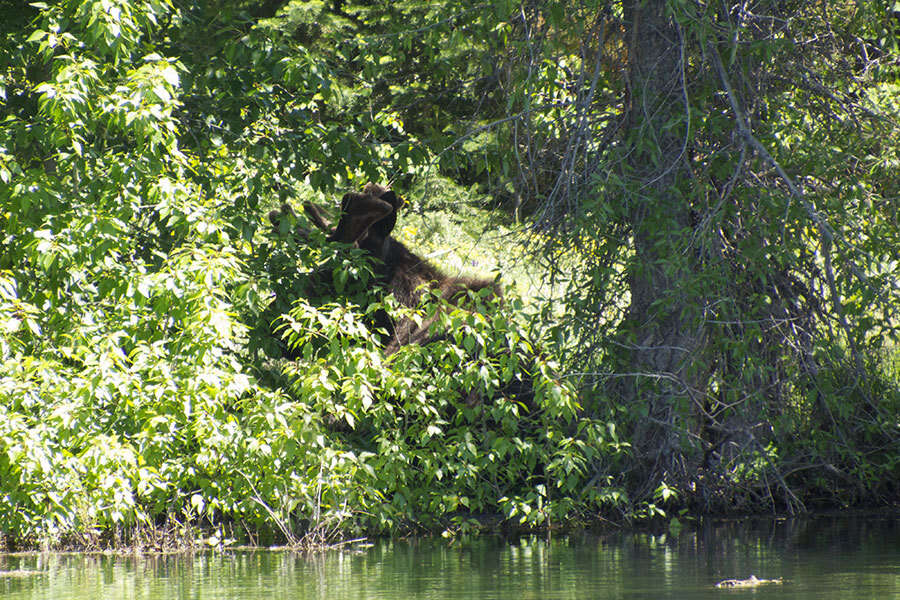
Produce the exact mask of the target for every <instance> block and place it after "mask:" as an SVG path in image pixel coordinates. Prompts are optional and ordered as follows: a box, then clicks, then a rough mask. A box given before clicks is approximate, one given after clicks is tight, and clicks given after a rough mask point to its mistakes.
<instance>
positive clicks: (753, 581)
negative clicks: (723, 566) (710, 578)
mask: <svg viewBox="0 0 900 600" xmlns="http://www.w3.org/2000/svg"><path fill="white" fill-rule="evenodd" d="M769 583H782V579H781V577H779V578H778V579H758V578H757V577H756V575H751V576H750V577H748V578H747V579H725V580H724V581H720V582H719V583H717V584H716V587H717V588H746V587H756V586H758V585H766V584H769Z"/></svg>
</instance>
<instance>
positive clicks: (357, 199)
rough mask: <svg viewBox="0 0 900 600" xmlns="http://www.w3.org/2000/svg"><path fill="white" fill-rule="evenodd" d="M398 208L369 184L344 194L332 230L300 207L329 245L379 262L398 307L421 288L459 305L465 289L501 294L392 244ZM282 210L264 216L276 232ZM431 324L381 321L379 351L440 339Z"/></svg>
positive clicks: (414, 300)
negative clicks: (384, 335) (384, 339)
mask: <svg viewBox="0 0 900 600" xmlns="http://www.w3.org/2000/svg"><path fill="white" fill-rule="evenodd" d="M402 206H403V199H402V198H400V197H399V196H397V195H396V194H395V193H394V192H393V191H391V190H389V189H387V188H384V187H382V186H380V185H376V184H372V183H370V184H368V185H366V187H365V188H364V189H363V191H362V192H358V193H348V194H345V195H344V197H343V198H342V200H341V216H340V219H339V221H338V223H337V225H336V226H334V227H332V226H331V224H330V223H329V222H328V219H327V218H325V216H324V215H323V214H322V213H321V212H320V211H319V209H318V208H317V207H316V206H315V205H313V204H310V203H306V204H305V205H304V210H305V212H306V214H307V216H308V217H309V219H310V221H312V222H313V224H314V225H316V226H317V227H319V228H320V229H322V230H323V231H325V232H326V233H327V234H328V236H327V239H328V240H329V241H336V242H342V243H345V244H351V245H354V246H356V247H358V248H360V249H362V250H365V251H366V252H368V253H369V254H371V255H372V256H373V257H375V258H377V259H379V261H380V264H379V265H378V266H377V267H376V275H377V276H378V279H379V283H380V284H381V285H382V286H383V287H384V288H385V289H386V290H387V291H388V292H390V293H392V294H393V295H394V297H395V298H396V299H397V301H398V302H399V303H400V304H401V305H403V306H407V307H415V306H418V304H419V302H420V301H421V299H422V294H423V291H424V290H425V289H431V290H433V291H434V292H435V293H436V294H437V295H439V296H440V297H441V298H443V299H445V300H447V301H449V302H451V303H453V304H459V303H460V302H462V301H464V300H465V299H466V298H467V292H468V291H470V290H472V291H476V292H477V291H479V290H483V289H485V288H489V289H490V290H491V295H492V296H500V295H501V292H500V290H499V288H498V286H497V284H496V282H495V281H494V280H492V279H476V278H469V277H451V276H449V275H446V274H444V273H442V272H441V271H440V270H439V269H438V268H437V267H435V266H434V265H432V264H431V263H429V262H428V261H427V260H425V259H424V258H422V257H420V256H418V255H417V254H415V253H414V252H412V251H411V250H409V248H407V247H406V246H405V245H403V244H402V243H401V242H398V241H397V240H395V239H394V238H393V237H392V236H391V233H392V231H393V229H394V226H395V225H396V223H397V213H398V211H399V210H400V208H401V207H402ZM286 211H290V207H289V206H287V205H284V206H283V207H282V210H281V211H272V213H270V214H269V218H270V219H271V220H272V223H273V225H274V226H275V227H276V228H278V227H279V223H280V219H281V217H282V216H284V214H285V212H286ZM291 214H292V211H291ZM298 233H299V234H300V237H301V238H303V239H307V238H308V237H309V236H308V233H307V232H305V231H300V232H298ZM434 320H435V319H434V318H433V319H430V320H428V321H426V322H425V323H422V324H421V325H416V324H415V322H414V321H413V320H411V319H408V318H407V319H403V320H401V321H400V322H397V323H391V322H385V323H383V325H385V326H386V327H385V328H386V329H387V330H388V334H389V336H390V338H389V340H388V343H387V346H386V349H385V352H386V353H387V354H393V353H394V352H396V351H397V350H398V349H399V348H400V347H401V346H404V345H406V344H422V343H426V342H429V341H434V340H435V339H439V338H441V337H443V335H442V334H431V333H429V329H430V327H431V325H432V324H433V322H434Z"/></svg>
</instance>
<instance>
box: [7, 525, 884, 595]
mask: <svg viewBox="0 0 900 600" xmlns="http://www.w3.org/2000/svg"><path fill="white" fill-rule="evenodd" d="M0 570H3V571H11V570H28V571H37V573H35V574H30V575H23V574H21V573H19V574H18V575H17V576H14V577H13V576H0V598H2V600H26V599H28V600H35V599H57V598H58V599H61V600H62V599H65V600H101V599H114V600H119V599H128V598H140V599H146V600H162V599H165V600H175V599H178V600H180V599H191V600H205V599H216V600H245V599H248V600H249V599H253V600H281V599H290V600H305V599H328V600H340V599H344V598H347V599H350V598H352V599H372V600H374V599H378V600H380V599H391V600H394V599H401V600H402V599H406V598H427V599H438V598H439V599H442V600H443V599H446V600H458V599H463V598H465V599H469V598H477V599H479V600H530V599H573V600H591V599H626V598H635V599H637V598H642V599H643V598H648V599H657V598H660V599H662V598H672V599H692V598H740V599H741V600H746V599H750V598H752V599H753V600H762V599H767V598H791V599H801V600H803V599H809V600H813V599H815V600H827V599H838V598H840V599H857V598H867V599H868V598H871V599H872V600H900V517H884V516H878V517H869V518H852V519H851V518H822V517H820V518H810V519H803V520H754V521H743V522H732V523H718V524H709V525H705V526H701V527H698V528H696V529H691V530H689V529H684V530H682V531H680V532H679V534H678V535H674V534H672V533H666V534H659V533H657V534H649V533H633V532H629V533H625V532H622V533H612V534H604V535H591V534H579V535H568V536H565V537H563V536H556V537H553V538H552V539H549V540H548V539H546V538H545V537H540V536H537V537H520V538H515V539H510V538H502V537H496V536H483V537H478V538H464V539H457V540H444V539H414V540H384V541H376V542H374V543H373V544H372V545H368V546H367V545H365V544H358V545H356V546H348V547H347V548H345V549H344V550H340V551H338V550H333V551H329V552H326V553H323V554H318V555H302V554H293V553H286V552H272V551H231V552H229V551H225V552H218V553H209V554H203V553H201V554H194V555H192V556H185V555H176V556H171V555H170V556H147V555H145V556H141V557H135V556H98V555H84V554H49V555H30V556H16V555H13V556H0ZM750 575H756V576H757V577H759V578H763V579H779V578H780V579H782V580H783V581H782V583H777V584H776V583H773V584H768V585H764V586H760V587H757V588H753V589H720V588H716V587H715V584H716V583H717V582H718V581H721V580H723V579H745V578H748V577H750Z"/></svg>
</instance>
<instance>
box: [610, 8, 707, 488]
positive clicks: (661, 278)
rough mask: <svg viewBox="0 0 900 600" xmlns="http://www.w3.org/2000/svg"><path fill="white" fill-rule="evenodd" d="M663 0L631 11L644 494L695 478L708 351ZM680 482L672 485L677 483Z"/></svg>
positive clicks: (675, 52)
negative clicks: (694, 445)
mask: <svg viewBox="0 0 900 600" xmlns="http://www.w3.org/2000/svg"><path fill="white" fill-rule="evenodd" d="M665 5H666V1H665V0H644V1H641V0H634V1H630V2H627V3H626V6H625V18H626V27H627V39H628V45H629V64H628V75H629V91H630V106H629V107H628V115H627V116H628V125H629V127H628V131H629V132H630V133H631V135H632V137H631V138H630V140H631V143H632V151H631V152H630V153H629V165H628V166H629V168H630V172H631V173H632V174H634V176H635V177H636V179H637V181H636V182H635V184H636V185H635V186H634V187H633V188H632V189H633V190H635V192H634V193H633V195H632V196H631V197H630V198H629V199H628V203H629V215H628V216H629V219H630V221H631V225H632V231H633V243H634V265H633V268H632V270H631V273H630V287H631V305H630V308H629V313H628V319H627V323H626V327H625V331H626V334H627V336H628V339H627V342H626V347H627V350H626V352H625V357H624V358H625V361H626V365H623V366H624V367H625V369H626V371H629V376H628V377H627V378H625V379H624V380H623V381H625V382H626V383H625V384H624V389H623V390H622V391H623V392H624V394H625V399H626V400H627V401H629V402H639V403H642V404H645V405H646V408H647V416H646V418H645V419H643V420H642V422H640V423H639V425H638V427H637V428H636V430H635V432H634V438H633V443H634V446H635V449H636V450H637V451H638V452H639V454H640V456H641V457H642V458H643V459H644V465H645V471H644V473H642V474H641V477H642V479H643V481H644V482H645V485H646V486H647V488H646V489H644V490H641V491H642V492H644V493H645V494H649V493H652V491H653V488H655V487H656V485H658V483H659V482H660V481H662V480H666V481H667V482H669V483H675V482H678V481H683V477H685V476H688V477H689V474H690V473H691V471H692V469H693V467H694V466H693V465H692V464H690V463H692V462H693V458H692V455H693V453H692V452H691V451H690V447H691V442H690V438H689V437H688V435H687V434H688V432H689V431H690V429H692V425H691V422H692V421H693V417H692V415H693V414H694V413H695V408H694V407H695V402H698V401H699V398H697V397H696V394H697V393H698V392H699V390H700V389H702V387H703V386H704V381H703V379H704V377H703V375H702V373H703V371H704V370H703V369H702V368H699V369H698V368H694V367H695V366H696V365H694V364H693V360H692V359H693V358H695V357H696V356H697V353H698V350H700V349H701V347H702V345H703V344H702V340H703V330H702V328H701V327H700V326H699V323H700V320H699V319H698V318H697V317H698V314H697V307H698V302H697V301H696V300H692V299H691V295H690V292H689V288H690V282H691V278H692V273H693V272H695V270H696V265H695V264H694V263H695V258H694V256H695V254H694V253H693V252H692V248H691V246H690V238H691V236H690V231H691V203H690V196H689V195H688V194H687V193H685V192H686V190H687V189H688V186H687V185H685V182H686V180H687V177H686V175H687V172H686V169H687V167H686V165H687V159H686V156H685V151H686V149H687V148H688V146H689V142H690V140H689V139H687V133H686V132H687V131H688V128H687V120H686V113H685V102H684V97H685V93H686V92H685V87H684V83H683V72H684V69H683V65H682V57H683V41H682V40H681V35H680V31H679V30H678V28H677V25H676V23H675V22H674V20H673V19H671V18H670V17H668V16H666V14H665ZM673 480H674V481H673Z"/></svg>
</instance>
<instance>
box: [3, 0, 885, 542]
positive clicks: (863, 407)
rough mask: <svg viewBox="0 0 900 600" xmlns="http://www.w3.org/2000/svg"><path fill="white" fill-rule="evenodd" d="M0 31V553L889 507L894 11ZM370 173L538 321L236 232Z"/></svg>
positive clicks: (27, 9)
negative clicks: (412, 299) (385, 335)
mask: <svg viewBox="0 0 900 600" xmlns="http://www.w3.org/2000/svg"><path fill="white" fill-rule="evenodd" d="M0 12H2V14H4V20H3V22H2V24H0V30H2V31H3V34H4V37H3V41H2V42H0V44H2V48H3V51H2V52H0V228H2V232H0V247H2V253H0V546H2V545H4V544H5V545H6V546H7V547H17V546H29V545H36V544H44V545H48V544H49V545H58V544H67V543H68V544H76V545H78V544H87V545H92V544H93V545H97V544H107V543H113V544H115V543H125V542H132V541H133V542H135V543H143V542H141V540H144V542H146V543H151V538H152V537H153V536H154V535H158V534H159V532H163V533H165V534H166V535H169V536H173V537H178V536H181V538H179V539H184V540H188V539H192V538H191V536H192V535H193V529H192V528H193V527H195V526H199V527H201V528H206V529H212V530H214V531H216V534H215V535H214V536H212V537H209V538H208V539H210V540H214V543H216V544H219V543H224V541H225V540H226V539H250V540H251V541H256V542H265V541H271V540H282V541H284V540H287V541H297V540H298V539H300V538H302V537H303V536H312V537H313V538H316V539H319V538H321V539H327V538H330V537H332V536H339V535H345V534H349V533H352V532H357V531H362V530H364V531H375V532H390V531H399V530H415V529H419V528H424V529H434V528H440V529H444V530H445V531H447V532H449V533H451V534H452V533H454V532H457V531H466V530H468V529H471V528H474V527H477V521H474V520H472V517H473V516H478V515H499V518H500V520H501V521H503V522H505V523H516V524H522V525H525V526H531V527H548V526H552V525H555V524H569V525H572V524H576V523H585V522H594V521H596V520H597V519H599V518H605V519H609V518H614V519H619V520H630V519H634V518H644V517H667V516H668V517H670V516H672V515H673V514H675V513H676V512H677V511H678V510H682V509H685V510H687V511H690V512H691V513H692V514H699V513H704V512H718V513H723V512H729V511H742V512H749V511H762V510H766V511H771V510H775V511H787V512H799V511H803V510H807V509H812V508H816V507H835V506H848V505H873V504H875V505H878V504H887V503H890V502H892V499H895V498H896V497H897V495H898V492H900V489H898V485H897V482H898V481H900V446H898V444H897V440H898V439H900V391H898V386H900V349H898V346H897V338H898V327H900V315H898V307H900V284H898V274H900V273H898V272H900V263H898V256H900V239H898V238H900V227H898V225H900V223H898V216H897V215H898V214H900V193H898V179H897V177H896V173H897V167H898V157H900V49H898V41H897V40H898V38H900V35H898V34H900V5H898V4H897V3H895V2H892V1H890V0H877V1H867V2H862V1H856V2H846V1H842V2H837V1H832V0H821V1H817V2H812V3H809V2H806V3H801V2H783V1H768V0H761V1H760V2H756V3H752V4H751V3H747V2H734V3H707V2H699V1H694V0H646V1H638V0H620V1H614V2H609V1H606V0H585V1H581V0H579V1H573V0H553V1H550V2H530V1H525V2H521V3H517V2H512V1H510V0H490V1H486V2H480V3H474V4H473V3H471V2H462V1H459V0H444V1H441V2H416V1H405V2H394V3H389V4H384V3H375V2H369V1H367V0H330V1H328V2H326V1H324V0H306V1H304V0H266V1H264V2H250V1H246V0H204V1H200V2H186V1H182V0H137V1H136V0H58V1H52V2H51V1H47V2H33V3H22V2H20V1H18V0H0ZM368 181H373V182H378V183H382V184H385V185H391V186H393V188H394V189H395V190H397V191H398V193H400V194H402V195H404V196H407V195H409V196H410V199H411V200H412V202H411V203H410V205H409V206H408V207H407V208H406V209H404V210H405V212H404V213H401V214H402V215H408V217H407V216H402V217H401V218H410V219H415V218H420V219H421V218H427V216H428V215H429V214H436V213H438V212H440V211H441V210H444V208H445V207H446V206H450V208H449V209H447V210H450V211H451V212H452V211H455V212H457V213H460V214H462V215H463V216H462V217H460V218H461V219H463V220H469V221H479V222H481V223H483V228H485V229H496V230H503V231H513V232H516V233H518V236H515V237H513V236H512V235H511V237H510V238H509V240H505V241H504V245H505V252H504V254H505V255H506V256H507V257H508V256H510V255H512V254H517V255H518V253H517V252H515V251H514V250H513V248H524V249H526V250H527V251H528V252H527V256H528V261H529V263H530V264H532V265H534V268H537V269H540V270H541V272H542V274H543V275H544V276H545V278H546V280H547V281H548V282H549V283H550V285H549V289H550V290H551V291H550V292H549V293H547V294H534V293H531V292H528V293H526V294H525V296H526V297H524V298H523V297H520V296H521V290H517V289H516V288H515V286H514V285H512V284H514V283H515V282H514V281H510V279H509V278H508V277H507V278H506V279H505V283H506V288H505V292H504V298H503V299H500V298H487V297H484V295H482V297H477V296H478V295H477V294H473V296H474V297H473V298H472V303H473V306H475V308H474V309H460V308H458V307H454V306H448V305H446V304H445V303H442V299H441V298H435V297H429V295H428V294H425V296H426V301H424V302H423V303H422V305H421V306H414V307H409V306H401V305H398V303H397V301H396V299H395V298H394V297H393V296H391V295H390V294H386V293H385V292H384V290H379V289H378V286H377V285H373V284H374V283H377V282H378V278H377V273H378V269H379V265H378V262H377V260H376V261H373V260H371V257H370V256H367V255H365V253H364V252H360V251H356V250H353V249H348V248H345V247H335V246H334V245H333V244H329V243H327V241H326V240H325V239H324V236H321V235H318V234H317V233H316V232H312V233H310V235H308V236H307V238H306V239H298V238H297V237H296V236H292V235H289V234H290V233H291V232H292V231H293V229H292V227H293V225H294V224H293V223H292V224H289V225H291V227H287V228H284V229H282V230H281V231H272V228H271V227H270V225H269V223H268V221H267V219H266V216H265V215H266V214H267V213H268V212H269V211H270V210H271V209H273V208H277V207H279V206H281V205H282V204H283V203H287V204H288V205H293V206H294V207H295V208H297V209H298V210H297V213H298V214H300V213H301V211H300V210H299V208H300V206H301V205H302V204H303V203H304V202H308V201H312V202H316V203H319V204H321V205H329V206H334V207H336V206H337V201H338V199H339V197H340V195H341V194H342V193H343V192H345V191H347V190H351V189H360V188H362V187H363V185H364V184H365V183H366V182H368ZM448 190H451V192H452V195H453V197H454V198H455V199H458V198H464V199H465V202H458V201H457V200H454V201H453V202H450V201H449V200H448V197H449V194H450V192H448ZM442 214H443V213H442ZM298 219H299V221H300V222H301V225H302V224H304V223H305V220H304V217H298ZM397 235H399V234H398V233H396V232H395V236H397ZM510 240H515V241H514V242H511V241H510ZM404 241H406V242H408V243H409V244H410V245H414V244H424V245H426V246H427V244H428V243H430V242H429V241H428V240H426V239H424V235H420V236H419V237H416V236H414V235H413V236H410V237H409V238H408V239H405V240H404ZM451 242H452V241H451ZM451 242H448V243H451ZM436 260H439V257H438V258H437V259H436ZM322 273H326V274H329V277H330V278H331V281H332V283H333V287H332V288H330V291H329V292H327V293H323V292H322V290H321V289H313V288H315V286H312V287H311V286H310V282H311V281H315V280H316V279H317V277H320V276H321V274H322ZM501 281H504V279H503V278H502V277H501ZM330 292H340V293H339V294H338V293H330ZM545 296H546V297H545ZM381 314H387V315H390V316H391V317H392V318H397V319H401V318H409V319H414V320H418V321H425V322H431V321H434V322H435V323H437V325H436V326H439V327H441V328H443V329H442V330H443V331H447V332H450V333H449V334H448V335H446V336H444V337H443V339H440V340H438V341H437V342H435V343H430V344H425V345H415V344H414V345H409V346H405V347H403V348H401V350H400V351H399V352H397V353H395V354H390V355H386V354H385V347H384V344H383V343H382V342H381V340H380V338H379V331H378V329H377V327H375V326H373V320H374V321H376V322H377V318H376V317H377V316H378V315H381ZM514 381H518V382H527V383H528V386H527V387H529V390H530V391H529V393H528V394H527V395H519V396H516V395H515V394H512V393H510V392H509V391H508V390H510V389H511V387H510V386H511V382H514ZM526 396H527V397H526ZM142 536H143V537H142Z"/></svg>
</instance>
